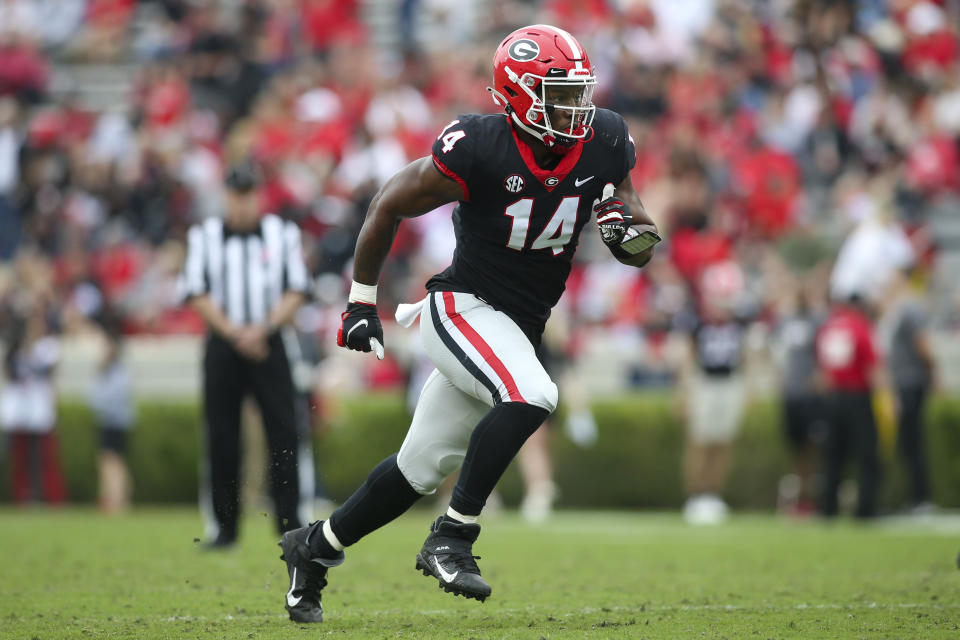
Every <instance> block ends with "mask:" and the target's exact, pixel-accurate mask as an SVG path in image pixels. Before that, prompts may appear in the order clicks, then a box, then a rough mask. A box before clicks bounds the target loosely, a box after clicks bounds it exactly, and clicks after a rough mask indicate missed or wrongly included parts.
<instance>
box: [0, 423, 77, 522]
mask: <svg viewBox="0 0 960 640" xmlns="http://www.w3.org/2000/svg"><path fill="white" fill-rule="evenodd" d="M34 454H36V456H35V457H34ZM34 461H35V462H36V463H38V464H39V471H40V474H39V476H40V477H39V480H40V483H41V486H40V487H33V486H32V485H33V480H34V477H35V474H34V470H33V469H32V468H31V466H32V463H33V462H34ZM10 475H11V476H12V477H11V493H12V494H13V495H12V497H13V500H14V502H16V503H18V504H23V503H26V502H29V501H30V500H31V498H36V499H39V498H41V496H42V498H43V499H44V500H45V501H46V502H50V503H52V504H60V503H63V502H65V501H66V499H67V488H66V483H65V482H64V480H63V471H62V470H61V468H60V454H59V450H58V447H57V435H56V433H55V432H53V431H50V432H47V433H33V432H25V431H14V432H13V433H11V434H10Z"/></svg>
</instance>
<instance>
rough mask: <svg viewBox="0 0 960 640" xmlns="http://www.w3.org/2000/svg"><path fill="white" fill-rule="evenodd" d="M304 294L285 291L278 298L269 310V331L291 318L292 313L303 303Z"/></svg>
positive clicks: (288, 321) (284, 323)
mask: <svg viewBox="0 0 960 640" xmlns="http://www.w3.org/2000/svg"><path fill="white" fill-rule="evenodd" d="M303 300H304V296H303V294H302V293H300V292H298V291H287V292H286V293H285V294H283V297H282V298H280V302H279V303H278V304H277V306H275V307H274V308H273V310H271V311H270V318H269V320H268V321H267V325H268V327H269V330H270V332H271V333H272V332H273V331H276V330H277V329H279V328H280V327H282V326H285V325H287V324H289V323H290V321H291V320H293V315H294V314H295V313H296V312H297V309H299V308H300V305H302V304H303Z"/></svg>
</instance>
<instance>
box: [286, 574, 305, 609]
mask: <svg viewBox="0 0 960 640" xmlns="http://www.w3.org/2000/svg"><path fill="white" fill-rule="evenodd" d="M296 586H297V568H296V567H294V568H293V576H292V577H291V578H290V591H287V606H288V607H295V606H297V605H298V604H300V601H301V600H303V596H297V597H294V596H293V590H294V589H295V588H296Z"/></svg>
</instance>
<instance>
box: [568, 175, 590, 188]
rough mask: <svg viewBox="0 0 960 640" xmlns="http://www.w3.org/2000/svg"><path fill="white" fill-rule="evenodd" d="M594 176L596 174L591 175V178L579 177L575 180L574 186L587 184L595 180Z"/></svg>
mask: <svg viewBox="0 0 960 640" xmlns="http://www.w3.org/2000/svg"><path fill="white" fill-rule="evenodd" d="M593 178H594V176H590V177H589V178H584V179H583V180H581V179H580V178H577V179H576V180H574V181H573V186H575V187H579V186H580V185H583V184H587V183H588V182H590V181H591V180H593Z"/></svg>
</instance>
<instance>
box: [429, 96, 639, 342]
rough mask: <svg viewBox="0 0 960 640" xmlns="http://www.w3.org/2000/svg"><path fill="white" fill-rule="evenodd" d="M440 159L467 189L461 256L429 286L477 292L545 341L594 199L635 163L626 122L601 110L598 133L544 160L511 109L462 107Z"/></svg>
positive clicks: (440, 166) (459, 216) (459, 221)
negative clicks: (471, 111) (485, 111)
mask: <svg viewBox="0 0 960 640" xmlns="http://www.w3.org/2000/svg"><path fill="white" fill-rule="evenodd" d="M433 162H434V165H435V166H436V168H437V170H438V171H440V172H441V173H443V174H444V175H445V176H447V177H448V178H450V179H452V180H455V181H456V182H457V183H458V184H459V185H460V187H461V189H462V190H463V196H462V198H461V199H460V203H459V204H458V205H457V207H456V208H455V209H454V212H453V224H454V231H455V233H456V238H457V247H456V251H455V252H454V256H453V263H452V264H451V265H450V266H449V267H448V268H447V269H446V270H444V271H443V272H442V273H439V274H437V275H436V276H434V277H433V278H431V279H430V280H429V282H427V290H429V291H444V290H446V291H458V292H466V293H472V294H474V295H476V296H478V297H480V298H482V299H483V300H485V301H486V302H488V303H489V304H490V305H491V306H493V307H494V308H495V309H497V310H499V311H502V312H504V313H506V314H507V315H509V316H510V317H511V318H512V319H513V320H514V322H516V323H517V324H518V325H519V326H520V328H521V329H522V330H523V331H524V333H526V334H527V336H528V337H530V339H531V342H533V343H534V344H537V343H539V341H540V334H541V333H542V332H543V326H544V324H545V323H546V321H547V318H548V317H549V316H550V310H551V309H552V308H553V306H554V305H555V304H556V303H557V301H558V300H559V299H560V296H561V295H562V294H563V290H564V287H565V283H566V281H567V276H568V275H569V274H570V265H571V261H572V259H573V253H574V251H575V250H576V248H577V241H578V238H579V237H580V231H581V230H582V229H583V226H584V225H585V224H587V222H589V221H590V217H591V215H592V213H593V202H594V200H596V199H597V198H599V197H600V193H601V192H602V191H603V187H604V185H606V184H607V183H608V182H611V183H613V184H614V185H619V184H620V183H621V182H622V181H623V180H624V179H625V178H626V177H627V175H628V174H629V172H630V170H631V169H632V168H633V166H634V164H635V162H636V152H635V150H634V146H633V140H632V139H631V138H630V136H629V134H628V133H627V126H626V123H625V122H624V121H623V118H621V117H620V116H619V115H617V114H616V113H614V112H612V111H607V110H606V109H597V112H596V116H595V117H594V121H593V135H592V137H590V138H589V139H588V140H586V141H585V142H582V143H580V144H578V145H576V147H574V148H573V149H572V150H571V151H569V152H568V153H567V154H565V155H564V156H562V157H561V160H560V162H559V163H558V164H557V165H556V166H555V167H554V168H552V169H542V168H540V167H539V166H538V165H537V163H536V161H535V160H534V157H533V151H532V150H531V149H530V147H529V146H527V144H526V143H524V142H522V141H521V140H520V139H519V138H518V137H517V134H516V132H515V130H514V127H513V126H512V125H511V124H510V121H509V120H508V117H507V116H506V115H504V114H496V115H464V116H460V117H459V118H457V119H456V120H454V121H453V122H451V123H450V124H449V125H447V127H446V128H445V129H444V130H443V131H442V132H441V134H440V136H439V137H438V138H437V140H436V142H434V144H433Z"/></svg>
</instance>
